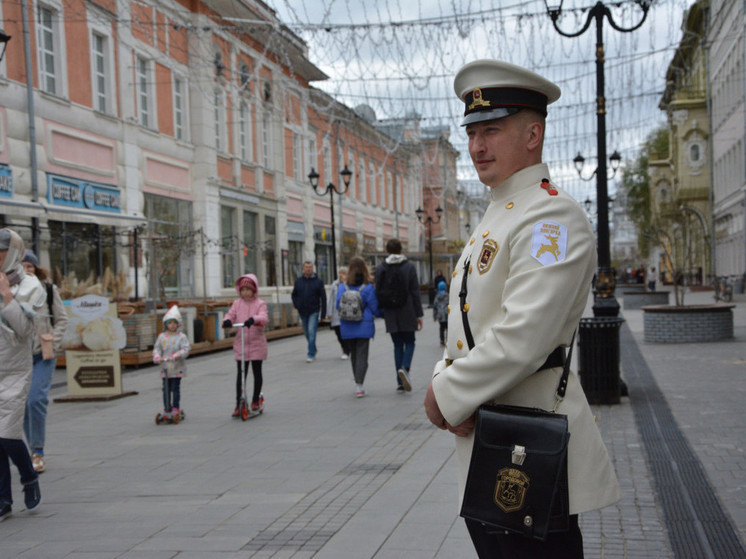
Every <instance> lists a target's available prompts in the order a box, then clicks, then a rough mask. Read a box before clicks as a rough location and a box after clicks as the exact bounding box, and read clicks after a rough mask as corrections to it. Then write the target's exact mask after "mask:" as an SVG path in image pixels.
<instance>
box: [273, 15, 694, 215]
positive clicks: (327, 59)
mask: <svg viewBox="0 0 746 559" xmlns="http://www.w3.org/2000/svg"><path fill="white" fill-rule="evenodd" d="M265 1H266V2H267V4H268V5H269V6H270V7H272V8H273V9H275V10H276V11H277V13H278V15H279V17H280V19H281V20H282V21H283V22H285V23H286V24H287V25H288V26H289V27H290V28H291V29H293V31H295V32H296V33H297V34H298V35H299V36H301V37H302V38H303V39H304V40H305V41H306V42H307V43H308V46H309V56H310V59H311V60H312V61H313V62H314V63H315V64H317V65H318V66H319V67H320V68H321V69H322V70H323V71H324V72H325V73H326V74H327V75H329V76H330V79H329V80H327V81H325V82H317V83H314V85H315V86H316V87H319V88H320V89H323V90H324V91H326V92H328V93H330V94H331V95H333V96H334V97H335V98H336V99H338V100H339V101H341V102H343V103H345V104H346V105H348V106H350V107H356V106H358V105H361V104H365V105H368V106H370V107H372V108H373V110H374V111H375V112H376V115H377V117H378V118H379V119H385V118H399V117H404V116H405V115H407V114H411V113H412V112H415V113H417V114H420V115H421V116H422V117H423V126H448V127H450V129H451V131H452V132H451V141H452V143H453V144H454V145H455V146H456V148H457V149H459V151H461V152H462V157H461V159H460V162H459V177H460V178H462V179H473V178H474V174H473V171H472V168H471V164H470V162H469V159H468V154H467V153H466V143H465V136H464V133H463V131H462V130H461V129H460V127H459V126H458V122H459V120H460V117H461V114H462V112H463V107H462V105H461V103H460V102H459V101H458V100H457V98H456V96H455V94H454V93H453V76H454V74H455V72H456V71H457V70H458V68H459V67H460V66H461V65H463V64H464V63H466V62H469V61H471V60H474V59H477V58H498V59H502V60H505V61H508V62H512V63H514V64H519V65H522V66H525V67H527V68H530V69H532V70H534V71H536V72H538V73H540V74H542V75H545V76H546V77H547V78H549V79H551V80H553V81H555V82H556V83H557V84H558V85H559V86H560V87H561V88H562V97H561V98H560V100H559V101H558V102H557V103H555V104H554V105H551V106H550V111H549V122H548V133H547V142H546V144H545V152H544V154H545V160H546V161H547V162H548V163H549V164H550V167H551V170H552V173H553V177H554V179H555V181H557V182H559V183H560V184H561V185H562V186H563V187H565V188H566V189H568V190H569V191H570V192H571V193H572V194H573V195H574V196H575V197H576V198H578V199H581V200H582V199H585V198H586V196H590V197H591V198H594V197H595V186H594V184H595V183H592V182H589V183H585V182H582V181H579V180H578V179H577V176H576V174H575V171H574V168H573V167H572V158H573V157H574V156H575V155H576V154H577V153H578V152H582V153H583V155H584V156H585V158H586V160H587V165H588V167H589V169H588V174H590V172H591V171H592V169H593V168H594V167H595V164H596V162H595V155H596V116H595V99H596V79H595V75H596V70H595V51H596V48H595V23H594V22H592V23H591V26H590V28H589V29H588V30H587V31H586V32H585V33H584V34H583V35H582V36H580V37H577V38H566V37H562V36H560V35H559V34H558V33H557V32H556V31H555V30H554V28H553V27H552V23H551V20H550V18H549V16H548V15H547V14H546V10H545V5H544V2H543V0H540V1H537V0H531V1H526V2H520V1H517V0H506V1H502V2H497V1H495V0H376V2H360V1H359V0H265ZM608 4H609V5H610V4H611V3H610V2H609V3H608ZM690 4H691V0H657V1H656V2H655V3H654V5H653V7H652V8H651V9H650V12H649V14H648V18H647V20H646V21H645V23H644V24H643V26H642V27H641V28H640V29H639V30H637V31H634V32H632V33H620V32H617V31H615V30H613V29H612V27H611V26H610V25H609V23H608V21H606V20H604V27H603V29H604V44H605V53H606V64H605V79H606V91H605V93H606V99H607V101H606V103H607V132H608V133H607V146H608V147H607V150H608V153H609V154H610V153H611V152H612V151H613V150H615V149H616V150H618V151H619V152H620V153H621V154H622V156H623V157H624V158H625V159H634V158H635V157H636V156H637V153H638V150H639V147H640V144H641V142H642V141H643V140H644V139H645V137H646V136H647V134H648V133H649V132H650V131H651V130H652V129H653V128H655V127H656V126H657V125H659V124H661V123H664V122H665V115H664V113H663V112H662V111H660V110H659V109H658V103H659V102H660V97H661V94H662V92H663V89H664V86H665V73H666V70H667V68H668V64H669V62H670V60H671V58H672V56H673V53H674V51H675V48H676V46H677V45H678V42H679V39H680V36H681V31H680V27H681V22H682V18H683V15H684V12H685V10H686V8H687V7H688V6H689V5H690ZM592 5H593V2H592V1H591V0H589V1H587V2H580V1H573V0H568V1H567V2H565V3H564V4H563V18H562V20H561V22H560V23H561V27H562V28H563V30H565V31H567V32H573V31H579V30H580V29H581V28H582V26H583V24H584V23H585V21H586V19H587V12H583V11H582V10H581V8H583V7H586V8H588V7H590V6H592ZM456 8H458V11H456ZM573 8H577V9H573ZM612 13H613V16H614V19H615V21H616V23H617V24H619V25H621V26H624V27H631V26H633V25H634V24H636V23H637V22H639V20H640V17H641V11H640V10H639V8H637V7H636V6H635V4H634V3H631V2H627V3H625V4H623V5H622V6H621V7H614V8H613V9H612ZM613 189H614V185H613V184H610V190H612V191H613Z"/></svg>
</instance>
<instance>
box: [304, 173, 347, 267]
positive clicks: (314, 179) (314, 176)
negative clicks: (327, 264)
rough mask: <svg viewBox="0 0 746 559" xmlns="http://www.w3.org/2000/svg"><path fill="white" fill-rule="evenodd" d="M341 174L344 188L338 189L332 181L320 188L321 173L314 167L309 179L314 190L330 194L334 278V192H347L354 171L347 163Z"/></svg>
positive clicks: (335, 245) (335, 255)
mask: <svg viewBox="0 0 746 559" xmlns="http://www.w3.org/2000/svg"><path fill="white" fill-rule="evenodd" d="M339 174H340V175H342V182H343V183H344V189H342V190H339V189H337V186H336V185H335V184H333V183H331V182H330V183H329V184H327V185H326V187H324V188H322V189H319V174H318V173H317V172H316V170H315V169H314V168H313V167H311V172H310V173H308V180H309V182H310V183H311V187H312V188H313V191H314V192H315V193H316V194H318V195H319V196H324V195H325V194H329V195H330V196H329V200H330V202H329V208H330V210H331V226H332V227H331V228H332V276H331V277H332V279H334V278H336V277H337V243H336V241H335V237H334V193H335V192H336V193H337V194H339V195H342V194H344V193H345V192H347V189H348V188H349V187H350V178H351V177H352V171H350V170H349V169H348V168H347V165H345V168H344V169H342V171H340V173H339Z"/></svg>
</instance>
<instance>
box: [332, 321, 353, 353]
mask: <svg viewBox="0 0 746 559" xmlns="http://www.w3.org/2000/svg"><path fill="white" fill-rule="evenodd" d="M332 330H334V333H335V334H336V335H337V340H338V341H339V347H341V348H342V353H344V354H345V355H349V354H350V344H348V343H347V340H343V339H342V332H341V330H340V326H339V324H337V325H336V326H332Z"/></svg>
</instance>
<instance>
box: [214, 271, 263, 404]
mask: <svg viewBox="0 0 746 559" xmlns="http://www.w3.org/2000/svg"><path fill="white" fill-rule="evenodd" d="M236 291H237V292H238V295H239V298H238V299H236V300H235V301H233V304H232V305H231V308H230V310H229V311H228V312H227V313H226V315H225V319H224V320H223V328H231V327H232V326H233V325H234V324H236V326H237V327H239V328H245V330H244V348H243V355H242V354H241V333H240V332H239V333H238V334H237V335H236V339H235V340H234V342H233V355H234V357H235V358H236V365H237V371H236V409H235V410H234V411H233V417H238V414H239V409H238V406H239V404H240V401H241V387H242V384H243V383H242V382H241V369H242V368H243V380H244V382H246V376H247V374H248V372H249V362H250V363H251V372H252V373H253V374H254V393H253V395H252V397H251V411H252V412H255V411H258V410H259V395H260V394H261V392H262V361H264V360H265V359H266V358H267V336H265V335H264V325H265V324H266V323H267V321H268V320H269V315H268V314H267V303H265V302H264V301H262V300H261V299H260V298H259V295H258V293H257V281H256V276H255V275H254V274H245V275H243V276H241V277H240V278H238V279H237V280H236ZM242 360H243V367H242V366H241V361H242Z"/></svg>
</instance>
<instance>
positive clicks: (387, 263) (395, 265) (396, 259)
mask: <svg viewBox="0 0 746 559" xmlns="http://www.w3.org/2000/svg"><path fill="white" fill-rule="evenodd" d="M386 252H388V253H389V255H388V256H387V257H386V260H384V261H383V262H382V263H381V264H379V265H378V266H376V294H377V295H378V299H379V302H381V301H385V298H386V296H385V294H384V292H385V291H386V290H387V285H386V284H387V282H386V279H385V276H386V274H387V273H388V274H392V273H394V274H396V276H397V279H398V281H397V283H401V284H402V285H404V286H406V292H407V296H406V297H405V298H404V301H403V302H402V303H400V304H399V305H398V306H396V307H390V306H386V304H385V303H383V304H381V305H380V306H381V307H382V308H383V318H384V321H385V323H386V332H388V333H389V334H391V341H393V342H394V366H395V367H396V381H397V384H398V387H397V391H399V392H410V391H411V390H412V383H411V382H410V379H409V368H410V366H411V365H412V357H413V356H414V342H415V336H414V333H415V331H417V330H422V317H423V316H424V312H423V311H422V300H421V299H420V282H419V280H418V279H417V270H415V267H414V264H412V263H411V262H410V261H409V260H407V257H406V256H405V255H403V254H402V253H401V241H400V240H399V239H389V240H388V241H387V242H386Z"/></svg>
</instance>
